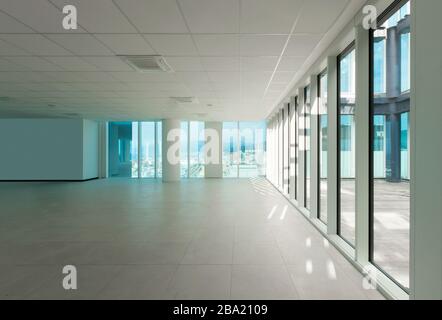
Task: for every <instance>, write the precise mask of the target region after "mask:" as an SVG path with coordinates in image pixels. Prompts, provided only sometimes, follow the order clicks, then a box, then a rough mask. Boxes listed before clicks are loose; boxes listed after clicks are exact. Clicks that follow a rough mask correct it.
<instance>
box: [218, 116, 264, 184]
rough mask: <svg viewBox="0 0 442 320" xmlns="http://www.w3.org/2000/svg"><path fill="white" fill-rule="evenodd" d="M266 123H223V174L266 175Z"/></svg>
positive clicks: (228, 176) (240, 175)
mask: <svg viewBox="0 0 442 320" xmlns="http://www.w3.org/2000/svg"><path fill="white" fill-rule="evenodd" d="M265 143H266V123H265V122H264V121H259V122H224V123H223V148H222V149H223V156H222V158H223V176H224V177H226V178H238V177H240V178H251V177H258V176H264V175H265V157H266V150H265V148H266V145H265Z"/></svg>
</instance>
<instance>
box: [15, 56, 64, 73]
mask: <svg viewBox="0 0 442 320" xmlns="http://www.w3.org/2000/svg"><path fill="white" fill-rule="evenodd" d="M7 59H8V60H9V61H11V62H12V63H15V64H18V65H21V66H24V67H26V68H29V69H30V70H32V71H61V70H63V69H62V68H60V67H59V66H57V65H55V64H52V63H50V62H48V61H46V60H44V59H42V58H39V57H8V58H7Z"/></svg>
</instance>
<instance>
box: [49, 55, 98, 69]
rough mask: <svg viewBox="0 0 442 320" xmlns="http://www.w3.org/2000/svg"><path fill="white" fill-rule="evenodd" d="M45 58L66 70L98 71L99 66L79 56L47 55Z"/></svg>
mask: <svg viewBox="0 0 442 320" xmlns="http://www.w3.org/2000/svg"><path fill="white" fill-rule="evenodd" d="M45 60H47V61H50V62H51V63H53V64H55V65H57V66H59V67H61V68H62V69H63V70H65V71H98V68H97V67H96V66H94V65H91V64H89V63H87V62H85V61H84V60H83V59H80V58H78V57H45Z"/></svg>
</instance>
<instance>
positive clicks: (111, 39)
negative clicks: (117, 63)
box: [95, 34, 155, 55]
mask: <svg viewBox="0 0 442 320" xmlns="http://www.w3.org/2000/svg"><path fill="white" fill-rule="evenodd" d="M95 37H96V38H97V39H98V40H100V41H101V42H103V43H104V44H105V45H106V46H107V47H108V48H109V49H111V50H112V51H113V52H115V53H116V54H122V55H150V54H155V51H154V50H153V49H152V47H151V46H150V45H149V44H148V43H147V42H146V40H145V39H144V38H143V37H142V36H140V35H139V34H96V35H95Z"/></svg>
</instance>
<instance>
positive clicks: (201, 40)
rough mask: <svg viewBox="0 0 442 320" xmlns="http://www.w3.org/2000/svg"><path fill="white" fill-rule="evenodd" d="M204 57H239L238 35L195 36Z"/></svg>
mask: <svg viewBox="0 0 442 320" xmlns="http://www.w3.org/2000/svg"><path fill="white" fill-rule="evenodd" d="M193 39H194V40H195V44H196V46H197V48H198V52H199V53H200V54H201V55H202V56H239V52H240V51H239V48H240V38H239V36H238V35H221V34H220V35H193Z"/></svg>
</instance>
